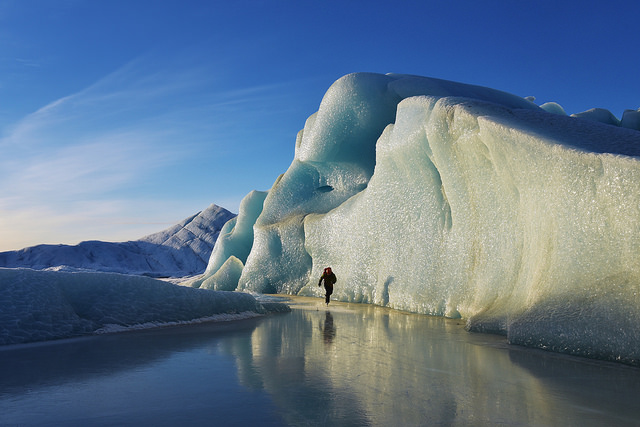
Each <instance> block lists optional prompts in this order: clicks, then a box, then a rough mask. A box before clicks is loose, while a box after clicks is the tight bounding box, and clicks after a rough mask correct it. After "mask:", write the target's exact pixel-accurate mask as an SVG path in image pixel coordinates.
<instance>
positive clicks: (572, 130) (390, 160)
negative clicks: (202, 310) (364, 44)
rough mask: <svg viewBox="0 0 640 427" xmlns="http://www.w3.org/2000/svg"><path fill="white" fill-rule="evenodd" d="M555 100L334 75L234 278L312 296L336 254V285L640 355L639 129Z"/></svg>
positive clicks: (519, 332) (546, 339)
mask: <svg viewBox="0 0 640 427" xmlns="http://www.w3.org/2000/svg"><path fill="white" fill-rule="evenodd" d="M550 109H551V110H554V113H559V112H560V110H561V107H559V106H554V107H553V108H552V107H551V106H550V105H547V106H546V107H545V109H542V108H539V107H537V106H536V105H535V104H533V103H532V102H531V101H530V100H527V99H523V98H520V97H517V96H515V95H510V94H505V93H504V92H500V91H495V90H493V89H488V88H480V87H477V86H470V85H463V84H459V83H454V82H446V81H442V80H435V79H429V78H420V77H415V76H402V75H386V76H383V75H376V74H352V75H348V76H345V77H343V78H342V79H340V80H338V81H337V82H336V83H334V85H333V86H332V87H331V88H330V89H329V91H328V92H327V94H326V95H325V97H324V98H323V100H322V103H321V105H320V108H319V110H318V112H317V113H316V114H314V115H312V116H311V117H310V118H309V119H308V120H307V122H306V124H305V127H304V129H303V130H302V131H301V132H300V133H299V135H298V138H297V141H296V150H295V158H294V160H293V162H292V164H291V166H290V167H289V169H288V170H287V172H286V173H285V174H284V175H283V176H281V177H280V178H279V179H278V180H277V181H276V183H275V184H274V186H273V187H272V189H271V190H270V191H269V194H268V195H267V197H266V199H265V200H264V205H263V210H262V212H261V214H260V216H259V217H258V218H257V219H256V220H255V225H254V228H253V229H254V239H253V242H252V249H251V252H250V254H249V256H248V257H247V260H246V263H245V266H244V268H243V269H242V273H241V276H240V279H239V281H238V286H237V289H243V290H252V291H257V292H283V293H291V294H301V295H314V296H319V295H320V293H321V292H322V291H321V290H320V289H319V288H317V287H316V286H315V285H316V284H317V280H318V277H319V276H320V273H321V271H322V269H323V268H324V267H326V266H329V265H330V266H332V267H333V270H334V271H335V273H336V275H337V276H338V283H337V284H336V288H335V292H334V297H335V298H338V299H340V300H343V301H356V302H367V303H374V304H379V305H383V306H388V307H393V308H396V309H401V310H408V311H413V312H418V313H428V314H435V315H442V316H449V317H462V318H464V319H466V320H467V324H468V326H469V328H471V329H472V330H481V331H488V332H497V333H501V334H506V335H507V336H508V337H509V340H510V342H512V343H517V344H523V345H529V346H534V347H540V348H545V349H550V350H554V351H559V352H567V353H573V354H579V355H583V356H589V357H596V358H603V359H610V360H618V361H624V362H626V363H632V364H639V363H640V328H638V325H639V324H640V309H639V308H638V307H640V258H638V256H637V254H638V253H639V251H640V233H639V231H640V192H639V191H638V189H639V186H640V163H639V162H638V159H637V156H638V155H640V132H638V131H635V130H631V129H627V128H625V127H618V126H611V124H613V125H618V124H620V122H619V121H618V120H617V119H616V118H615V117H613V116H612V115H611V113H609V112H608V111H606V110H601V109H594V110H591V111H590V112H585V113H582V114H579V115H578V116H580V117H570V116H566V115H562V114H551V113H549V112H548V111H545V110H550ZM631 118H632V115H629V118H628V119H627V122H629V123H630V121H631V120H632V119H631ZM587 119H588V120H587ZM602 122H606V123H609V124H603V123H602ZM628 127H631V126H628ZM241 216H242V214H241ZM238 221H240V218H239V219H238ZM221 244H223V243H222V242H221ZM234 265H235V268H236V269H237V267H239V265H238V264H237V263H236V264H234ZM234 272H235V274H237V270H234ZM226 286H227V289H231V288H232V287H231V286H228V283H227V285H226Z"/></svg>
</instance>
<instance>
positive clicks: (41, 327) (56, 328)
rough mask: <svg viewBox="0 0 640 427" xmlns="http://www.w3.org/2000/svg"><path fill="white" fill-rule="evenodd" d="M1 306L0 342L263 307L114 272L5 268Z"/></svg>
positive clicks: (241, 297)
mask: <svg viewBox="0 0 640 427" xmlns="http://www.w3.org/2000/svg"><path fill="white" fill-rule="evenodd" d="M0 307H2V310H0V345H6V344H18V343H27V342H34V341H44V340H51V339H57V338H67V337H73V336H78V335H84V334H90V333H94V332H110V331H120V330H123V329H127V328H141V327H153V326H159V325H167V324H176V323H184V322H194V321H203V320H212V319H213V320H228V319H237V318H245V317H251V316H257V315H259V314H264V313H265V312H266V310H265V308H264V307H263V306H262V305H261V304H260V303H259V302H258V301H257V300H256V299H255V298H254V297H253V296H252V295H249V294H247V293H243V292H214V291H209V290H204V289H193V288H190V287H185V286H178V285H174V284H171V283H166V282H163V281H160V280H156V279H151V278H148V277H142V276H130V275H122V274H116V273H78V272H76V273H68V272H52V271H36V270H29V269H4V268H0Z"/></svg>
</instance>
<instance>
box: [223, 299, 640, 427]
mask: <svg viewBox="0 0 640 427" xmlns="http://www.w3.org/2000/svg"><path fill="white" fill-rule="evenodd" d="M293 301H294V304H293V305H292V308H293V311H292V313H290V314H288V315H286V316H282V317H278V318H272V319H271V320H270V321H269V322H264V323H261V324H260V325H259V326H258V327H257V328H256V329H255V331H253V333H252V354H240V353H236V354H235V356H236V357H237V359H238V363H239V364H241V365H248V364H250V365H251V366H252V368H253V371H252V372H253V373H255V374H256V375H258V376H259V377H260V387H264V389H266V390H267V391H269V393H270V395H271V396H272V398H273V400H274V402H275V403H276V404H277V406H278V408H279V410H280V411H282V413H281V415H282V416H283V417H284V418H285V419H286V420H287V423H289V424H292V425H300V424H312V425H323V424H325V423H330V422H336V421H339V422H340V423H341V424H346V425H399V424H403V425H495V424H506V425H513V424H520V425H558V424H566V425H575V424H581V425H585V426H589V425H603V423H605V424H606V423H609V424H611V423H615V424H616V425H625V424H633V422H635V421H634V420H637V419H638V417H640V409H638V408H637V407H636V405H635V404H633V402H632V399H633V397H632V398H629V397H627V396H629V395H630V396H637V395H638V394H637V392H638V391H640V389H639V387H640V382H639V380H640V370H638V369H637V368H628V367H626V366H617V365H611V364H602V363H594V362H592V361H585V360H582V359H577V358H571V357H570V358H567V357H564V358H558V357H557V355H553V354H549V353H545V352H541V351H531V350H529V349H523V348H516V349H515V350H514V349H513V348H511V347H509V346H508V345H507V344H506V343H505V340H504V338H503V337H500V336H493V335H483V334H470V333H468V332H466V331H465V330H464V327H463V324H462V322H460V321H455V320H450V319H442V318H434V317H429V316H421V315H415V314H407V313H402V312H397V311H393V310H388V309H384V308H380V307H374V306H370V305H353V304H352V305H349V304H336V305H335V306H334V307H333V308H332V309H331V312H328V311H327V312H324V314H323V313H322V311H318V309H317V308H316V307H317V304H318V302H317V300H313V299H305V298H294V299H293ZM292 320H293V321H292ZM314 324H319V327H315V328H314V327H312V325H314ZM337 330H339V333H336V331H337ZM327 343H330V344H331V345H330V346H327ZM510 349H511V350H510ZM514 353H518V354H524V355H529V356H530V357H532V358H533V359H535V360H538V361H540V363H541V364H542V365H543V366H545V367H544V368H542V369H541V370H539V371H537V372H532V370H531V369H530V367H529V366H523V365H522V363H520V362H516V363H514V360H513V359H514V356H513V354H514ZM245 358H250V361H248V360H243V359H245ZM561 361H563V362H564V363H568V364H569V365H571V366H572V367H573V369H567V367H566V366H564V365H562V367H561V368H559V369H560V371H559V372H555V371H552V370H553V368H552V366H556V365H557V364H558V363H560V362H561ZM596 366H598V367H599V368H600V369H604V370H605V371H606V372H608V376H609V377H608V378H604V377H603V378H600V379H599V380H597V381H593V380H588V381H590V384H589V387H588V388H587V389H586V390H585V389H583V390H581V391H580V392H579V393H575V392H574V391H573V388H574V387H583V386H584V382H585V378H591V377H592V373H593V369H594V368H595V367H596ZM549 372H554V377H555V380H554V381H555V382H557V383H560V384H562V385H563V387H562V389H563V391H562V392H561V393H559V390H560V389H559V388H558V387H557V385H556V386H551V387H549V384H548V378H547V377H548V373H549ZM565 373H566V374H565ZM629 374H631V377H632V378H633V380H629V379H626V380H625V386H624V387H621V388H620V389H618V390H616V391H615V394H613V395H612V397H611V398H609V399H608V400H607V402H606V403H599V402H598V401H599V399H598V396H599V394H600V390H601V386H604V385H605V384H606V383H607V382H609V381H610V380H612V379H614V378H616V377H620V378H621V379H622V377H624V376H625V375H629ZM240 380H241V381H242V382H243V383H244V384H246V385H247V386H250V384H251V383H254V384H255V383H256V381H247V378H246V377H244V376H241V377H240ZM634 381H635V382H634ZM605 388H606V389H607V390H610V389H611V387H610V386H609V387H606V386H605ZM625 390H626V393H625ZM585 394H586V395H587V396H588V397H586V398H585V396H584V395H585ZM616 396H617V397H616ZM616 399H618V402H619V404H616V403H615V400H616ZM600 402H602V401H600ZM594 411H596V412H598V413H599V415H598V416H596V417H594Z"/></svg>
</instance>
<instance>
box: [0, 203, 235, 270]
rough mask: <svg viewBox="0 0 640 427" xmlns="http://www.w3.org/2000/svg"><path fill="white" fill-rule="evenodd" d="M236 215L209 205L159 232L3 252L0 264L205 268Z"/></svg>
mask: <svg viewBox="0 0 640 427" xmlns="http://www.w3.org/2000/svg"><path fill="white" fill-rule="evenodd" d="M235 216H236V215H235V214H233V213H231V212H229V211H228V210H226V209H224V208H222V207H220V206H217V205H215V204H212V205H210V206H209V207H208V208H207V209H205V210H203V211H201V212H198V213H197V214H195V215H193V216H191V217H189V218H187V219H185V220H183V221H181V222H180V223H178V224H176V225H174V226H171V227H169V228H167V229H166V230H163V231H160V232H158V233H154V234H150V235H148V236H145V237H143V238H141V239H139V240H134V241H128V242H118V243H114V242H102V241H86V242H82V243H80V244H78V245H37V246H32V247H28V248H24V249H21V250H17V251H7V252H0V267H7V268H19V267H26V268H32V269H35V270H44V269H57V270H67V271H77V270H81V271H85V270H91V271H104V272H114V273H125V274H138V275H145V276H151V277H184V276H189V275H193V274H198V273H202V272H203V271H204V270H205V268H206V266H207V263H208V261H209V256H210V255H211V251H212V250H213V245H214V244H215V242H216V240H217V239H218V235H219V234H220V230H221V229H222V226H223V225H224V224H225V223H226V222H227V221H229V220H230V219H231V218H234V217H235Z"/></svg>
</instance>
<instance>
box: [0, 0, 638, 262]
mask: <svg viewBox="0 0 640 427" xmlns="http://www.w3.org/2000/svg"><path fill="white" fill-rule="evenodd" d="M638 16H640V4H639V3H638V2H635V1H626V2H621V1H615V0H614V1H609V2H601V1H598V2H595V1H579V2H578V1H564V2H563V1H531V2H527V4H526V5H525V4H524V2H513V1H491V0H487V1H484V2H477V1H456V2H443V1H428V0H425V1H399V2H395V3H393V4H392V3H391V2H388V1H385V2H378V1H349V2H347V1H344V0H342V1H332V0H328V1H322V2H311V1H305V0H295V1H285V0H283V1H278V0H272V1H243V0H236V1H233V2H219V1H189V0H179V1H178V0H166V1H163V0H155V1H150V0H95V1H89V0H64V1H63V0H3V1H2V2H1V3H0V250H12V249H19V248H22V247H26V246H30V245H34V244H38V243H67V244H76V243H78V242H80V241H82V240H107V241H123V240H129V239H137V238H139V237H142V236H143V235H146V234H149V233H152V232H155V231H159V230H162V229H164V228H166V227H167V226H169V225H172V224H174V223H176V222H178V221H180V220H182V219H183V218H186V217H188V216H190V215H192V214H195V213H196V212H198V211H199V210H202V209H204V208H206V207H207V206H208V205H209V204H211V203H216V204H218V205H220V206H223V207H225V208H227V209H229V210H231V211H233V212H237V209H238V204H239V202H240V200H241V199H242V197H244V195H246V194H247V193H248V192H249V191H251V190H253V189H258V190H267V189H269V188H270V187H271V185H272V184H273V182H274V181H275V179H276V178H277V176H278V175H279V174H281V173H283V172H284V171H285V170H286V169H287V167H288V166H289V164H290V162H291V160H292V158H293V152H294V144H295V136H296V133H297V132H298V131H299V130H300V129H301V128H302V127H303V126H304V121H305V120H306V118H307V117H308V116H309V115H311V114H312V113H314V112H315V111H316V110H317V108H318V105H319V103H320V101H321V99H322V95H323V94H324V92H325V91H326V90H327V89H328V87H329V86H330V85H331V83H333V82H334V81H335V80H336V79H338V78H340V77H341V76H343V75H345V74H348V73H351V72H356V71H370V72H380V73H388V72H394V73H407V74H418V75H423V76H431V77H438V78H443V79H448V80H454V81H460V82H464V83H471V84H478V85H483V86H489V87H493V88H496V89H500V90H504V91H507V92H511V93H514V94H517V95H521V96H535V97H536V102H537V103H539V104H541V103H544V102H547V101H556V102H558V103H559V104H561V105H562V106H563V107H564V108H565V110H566V111H567V112H568V113H576V112H580V111H584V110H587V109H589V108H592V107H601V108H606V109H609V110H610V111H612V112H613V113H614V115H616V116H617V117H618V118H620V117H621V115H622V113H623V111H624V110H625V109H637V108H639V107H640V79H638V66H639V65H640V63H639V60H638V52H640V37H638V33H637V29H638V21H637V19H638Z"/></svg>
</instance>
